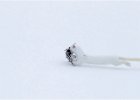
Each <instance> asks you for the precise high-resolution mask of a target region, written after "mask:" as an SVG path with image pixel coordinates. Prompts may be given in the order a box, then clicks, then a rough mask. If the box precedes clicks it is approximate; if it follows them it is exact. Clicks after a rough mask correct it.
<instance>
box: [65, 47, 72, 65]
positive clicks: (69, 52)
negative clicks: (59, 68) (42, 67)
mask: <svg viewBox="0 0 140 100" xmlns="http://www.w3.org/2000/svg"><path fill="white" fill-rule="evenodd" d="M71 55H72V52H71V50H70V47H69V48H68V49H66V58H67V59H68V60H69V61H70V62H71Z"/></svg>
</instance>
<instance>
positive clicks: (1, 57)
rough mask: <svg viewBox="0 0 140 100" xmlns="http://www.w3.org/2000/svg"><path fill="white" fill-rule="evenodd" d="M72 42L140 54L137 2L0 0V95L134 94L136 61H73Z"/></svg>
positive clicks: (103, 51) (138, 72)
mask: <svg viewBox="0 0 140 100" xmlns="http://www.w3.org/2000/svg"><path fill="white" fill-rule="evenodd" d="M75 42H76V43H77V44H79V45H80V46H81V47H82V48H83V50H84V51H85V52H86V53H87V54H90V55H120V56H124V57H140V2H126V1H123V2H117V1H114V2H109V1H106V2H101V1H100V2H91V1H88V2H84V1H83V2H74V1H73V2H0V98H46V99H94V98H100V99H101V98H117V99H120V98H123V99H124V98H129V99H134V98H135V99H136V98H137V99H138V98H140V68H139V67H140V63H132V66H131V67H130V68H127V67H126V66H118V67H113V66H97V65H83V66H77V67H73V66H71V64H69V63H68V62H67V59H66V58H65V54H64V50H65V49H66V48H67V47H68V46H70V45H72V44H73V43H75Z"/></svg>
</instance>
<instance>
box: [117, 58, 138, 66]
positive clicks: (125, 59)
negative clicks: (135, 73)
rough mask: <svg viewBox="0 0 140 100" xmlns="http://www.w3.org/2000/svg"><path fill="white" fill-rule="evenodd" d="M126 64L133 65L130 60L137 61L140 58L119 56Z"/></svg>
mask: <svg viewBox="0 0 140 100" xmlns="http://www.w3.org/2000/svg"><path fill="white" fill-rule="evenodd" d="M119 59H120V60H121V61H122V62H123V63H124V64H125V65H127V66H131V64H130V63H129V62H131V61H135V62H140V58H125V57H120V58H119Z"/></svg>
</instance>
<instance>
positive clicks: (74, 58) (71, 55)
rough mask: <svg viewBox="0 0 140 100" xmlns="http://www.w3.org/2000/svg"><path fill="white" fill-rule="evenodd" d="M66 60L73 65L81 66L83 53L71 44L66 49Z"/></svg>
mask: <svg viewBox="0 0 140 100" xmlns="http://www.w3.org/2000/svg"><path fill="white" fill-rule="evenodd" d="M65 53H66V58H67V59H68V60H69V62H71V63H72V64H73V65H80V64H82V61H83V57H84V53H83V51H82V50H81V48H80V47H79V46H78V45H76V44H73V45H72V46H70V47H69V48H68V49H66V52H65Z"/></svg>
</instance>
